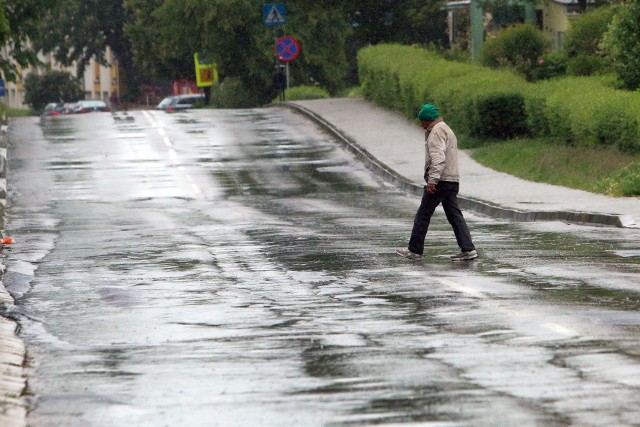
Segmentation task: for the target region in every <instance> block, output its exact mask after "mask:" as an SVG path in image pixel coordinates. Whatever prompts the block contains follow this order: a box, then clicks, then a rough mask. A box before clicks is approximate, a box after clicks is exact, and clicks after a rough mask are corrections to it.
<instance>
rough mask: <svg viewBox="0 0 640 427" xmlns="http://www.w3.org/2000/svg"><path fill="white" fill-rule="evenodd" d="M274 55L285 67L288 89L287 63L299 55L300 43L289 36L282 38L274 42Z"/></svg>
mask: <svg viewBox="0 0 640 427" xmlns="http://www.w3.org/2000/svg"><path fill="white" fill-rule="evenodd" d="M276 55H277V57H278V59H279V60H280V61H282V62H284V63H286V66H287V89H288V88H289V62H292V61H293V60H295V59H296V58H297V57H298V55H300V43H298V40H296V39H294V38H293V37H291V36H282V37H280V38H279V39H278V40H277V41H276Z"/></svg>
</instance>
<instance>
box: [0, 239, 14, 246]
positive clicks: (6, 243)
mask: <svg viewBox="0 0 640 427" xmlns="http://www.w3.org/2000/svg"><path fill="white" fill-rule="evenodd" d="M0 243H2V244H3V245H10V244H12V243H13V237H5V238H3V239H2V240H0Z"/></svg>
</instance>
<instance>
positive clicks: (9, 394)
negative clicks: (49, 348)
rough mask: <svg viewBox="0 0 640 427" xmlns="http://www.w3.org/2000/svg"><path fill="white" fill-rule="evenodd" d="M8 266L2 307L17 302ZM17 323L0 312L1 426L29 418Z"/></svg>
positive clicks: (2, 149)
mask: <svg viewBox="0 0 640 427" xmlns="http://www.w3.org/2000/svg"><path fill="white" fill-rule="evenodd" d="M7 132H8V126H7V120H6V117H5V118H4V119H3V123H2V125H1V126H0V229H4V208H5V206H6V197H7V191H6V182H7V181H6V177H7ZM5 270H6V269H5V266H4V265H2V264H1V263H0V309H2V310H0V311H6V307H7V306H13V305H14V304H15V302H14V300H13V298H12V297H11V295H9V292H7V289H6V288H5V287H4V283H3V282H2V276H4V273H5ZM17 332H18V324H17V323H16V322H15V321H14V320H12V319H10V318H7V317H3V316H0V426H2V427H24V426H26V418H27V402H26V401H25V399H24V397H23V394H24V392H25V390H26V387H27V380H26V378H25V376H24V372H23V365H24V360H25V356H26V350H25V347H24V343H23V342H22V340H20V339H19V338H18V336H17Z"/></svg>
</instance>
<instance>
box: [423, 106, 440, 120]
mask: <svg viewBox="0 0 640 427" xmlns="http://www.w3.org/2000/svg"><path fill="white" fill-rule="evenodd" d="M438 117H440V110H438V107H436V106H435V105H434V104H424V105H423V106H422V109H421V110H420V112H419V113H418V119H419V120H429V121H433V120H435V119H437V118H438Z"/></svg>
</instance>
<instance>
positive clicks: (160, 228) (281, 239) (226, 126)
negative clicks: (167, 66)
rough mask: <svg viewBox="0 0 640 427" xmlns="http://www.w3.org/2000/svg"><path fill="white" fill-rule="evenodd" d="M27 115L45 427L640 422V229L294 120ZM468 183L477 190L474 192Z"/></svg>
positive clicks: (35, 343) (283, 116)
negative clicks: (404, 185)
mask: <svg viewBox="0 0 640 427" xmlns="http://www.w3.org/2000/svg"><path fill="white" fill-rule="evenodd" d="M132 117H133V118H134V120H131V121H129V120H114V119H113V118H112V116H111V115H109V114H102V113H95V114H90V115H79V116H70V117H57V118H50V119H46V120H43V121H42V122H40V121H39V119H35V118H30V119H20V120H17V121H15V122H14V123H13V125H12V129H11V133H10V147H11V148H10V149H9V168H10V172H9V176H10V178H9V183H8V191H9V196H8V214H7V226H6V234H7V235H10V236H12V237H14V239H16V244H14V246H13V247H12V249H11V251H10V252H8V253H7V254H6V257H7V258H6V260H5V263H6V265H7V267H8V269H9V271H8V273H7V274H6V275H5V285H6V286H7V288H8V289H9V290H10V292H12V294H13V295H14V297H15V298H16V299H17V304H18V305H17V310H18V312H17V313H14V314H15V315H16V316H18V318H19V320H20V324H21V328H22V329H21V336H22V338H23V339H24V340H25V342H26V344H27V349H28V352H29V368H28V374H29V387H30V392H31V393H32V394H33V395H32V397H31V399H32V412H31V413H30V416H29V419H28V422H29V425H31V426H34V427H35V426H47V427H49V426H65V427H69V426H154V427H155V426H218V425H219V426H236V425H237V426H349V425H367V424H369V425H372V424H386V425H390V424H396V425H399V424H407V425H418V424H421V425H422V424H424V425H431V426H515V425H517V426H563V425H581V426H583V425H584V426H586V425H640V405H638V403H639V402H640V312H639V311H638V309H639V308H640V293H639V290H640V233H639V232H638V231H637V230H628V229H624V230H623V229H611V228H592V227H581V226H575V225H566V224H561V223H548V224H544V223H526V224H524V223H521V224H517V223H510V222H508V221H502V220H494V219H491V218H486V217H481V216H477V215H474V214H473V213H472V212H465V216H466V217H467V220H468V222H469V225H470V228H471V231H472V235H473V237H474V240H475V243H476V246H478V248H479V252H480V254H481V259H479V260H478V261H475V262H471V263H463V264H453V263H451V262H449V261H448V255H449V254H451V253H454V252H455V251H456V250H457V248H456V247H455V240H454V238H453V233H452V231H451V229H450V228H449V226H448V224H447V223H446V220H445V218H444V215H443V214H442V213H441V212H439V213H438V214H437V216H436V217H435V218H434V220H433V221H432V228H431V230H430V233H429V236H428V238H427V246H426V251H427V257H426V258H425V260H424V262H422V263H411V262H408V261H406V260H404V259H402V258H400V257H398V256H397V255H395V254H394V252H393V249H394V247H396V246H403V245H405V244H406V242H407V239H408V234H409V232H410V227H411V222H412V217H413V214H414V213H415V209H416V207H417V205H418V202H419V200H417V198H416V197H415V196H407V195H405V194H403V193H402V192H400V191H397V190H396V189H394V188H392V187H389V186H388V185H385V184H384V183H383V182H381V181H379V180H378V179H377V178H376V177H375V176H373V175H372V174H371V173H370V172H369V171H367V170H366V169H364V168H363V166H362V165H360V164H359V163H358V162H357V161H354V160H353V159H352V157H350V155H349V154H347V153H346V152H345V151H343V150H342V149H341V148H339V147H338V146H337V145H336V144H335V143H334V142H332V141H331V140H330V139H329V138H328V137H327V136H326V135H324V134H323V133H321V132H320V131H319V130H318V129H317V128H316V127H315V126H313V125H312V124H311V123H309V122H307V121H305V120H304V119H302V118H301V117H299V116H297V115H295V114H294V113H292V112H290V111H288V110H281V109H275V108H272V109H261V110H235V111H191V112H187V113H180V114H165V113H159V112H152V111H149V112H135V113H132ZM462 187H464V183H462Z"/></svg>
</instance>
